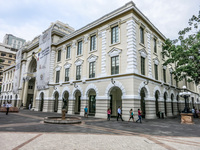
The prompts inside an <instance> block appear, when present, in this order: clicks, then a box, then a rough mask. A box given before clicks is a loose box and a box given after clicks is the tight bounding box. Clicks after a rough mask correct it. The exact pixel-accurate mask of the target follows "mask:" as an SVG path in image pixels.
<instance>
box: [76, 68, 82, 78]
mask: <svg viewBox="0 0 200 150" xmlns="http://www.w3.org/2000/svg"><path fill="white" fill-rule="evenodd" d="M80 79H81V65H79V66H76V80H80Z"/></svg>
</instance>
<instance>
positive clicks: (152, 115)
mask: <svg viewBox="0 0 200 150" xmlns="http://www.w3.org/2000/svg"><path fill="white" fill-rule="evenodd" d="M145 111H146V114H145V118H146V119H156V118H157V117H156V106H155V100H154V98H150V99H146V100H145Z"/></svg>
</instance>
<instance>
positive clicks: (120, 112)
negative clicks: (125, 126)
mask: <svg viewBox="0 0 200 150" xmlns="http://www.w3.org/2000/svg"><path fill="white" fill-rule="evenodd" d="M117 113H118V115H117V121H118V119H119V117H120V118H121V120H122V121H124V120H123V119H122V110H121V107H120V106H119V107H118V110H117Z"/></svg>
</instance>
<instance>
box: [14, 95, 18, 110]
mask: <svg viewBox="0 0 200 150" xmlns="http://www.w3.org/2000/svg"><path fill="white" fill-rule="evenodd" d="M14 107H17V94H16V95H15V103H14Z"/></svg>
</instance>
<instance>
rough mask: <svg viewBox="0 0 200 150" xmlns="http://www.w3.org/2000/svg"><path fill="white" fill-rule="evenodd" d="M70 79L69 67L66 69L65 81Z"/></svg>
mask: <svg viewBox="0 0 200 150" xmlns="http://www.w3.org/2000/svg"><path fill="white" fill-rule="evenodd" d="M66 81H69V68H66V69H65V82H66Z"/></svg>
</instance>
